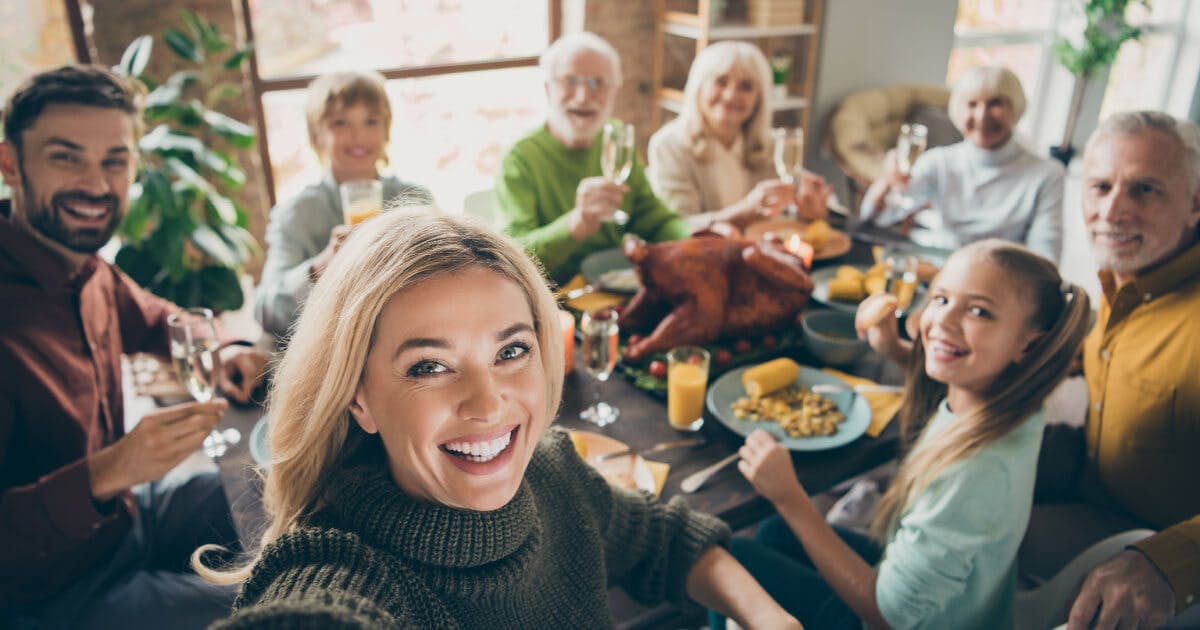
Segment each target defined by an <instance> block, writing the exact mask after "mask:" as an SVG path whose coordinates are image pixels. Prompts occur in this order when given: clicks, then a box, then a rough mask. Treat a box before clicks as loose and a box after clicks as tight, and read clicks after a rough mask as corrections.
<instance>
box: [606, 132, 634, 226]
mask: <svg viewBox="0 0 1200 630" xmlns="http://www.w3.org/2000/svg"><path fill="white" fill-rule="evenodd" d="M602 138H603V140H602V144H601V146H600V170H601V171H603V172H604V176H605V177H607V178H608V179H611V180H612V181H613V183H616V184H623V183H625V180H626V179H627V178H628V177H629V171H631V170H632V169H633V153H634V148H633V139H634V133H633V125H631V124H629V123H623V122H620V121H614V120H610V121H608V122H606V123H604V135H603V136H602ZM612 220H613V223H616V224H617V225H625V224H626V223H629V213H628V212H625V211H624V210H622V209H620V208H617V210H616V211H615V212H613V217H612Z"/></svg>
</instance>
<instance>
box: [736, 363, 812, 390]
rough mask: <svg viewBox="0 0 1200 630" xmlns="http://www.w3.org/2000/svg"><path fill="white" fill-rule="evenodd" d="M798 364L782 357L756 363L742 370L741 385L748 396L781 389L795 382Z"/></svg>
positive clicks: (798, 372) (797, 374) (798, 371)
mask: <svg viewBox="0 0 1200 630" xmlns="http://www.w3.org/2000/svg"><path fill="white" fill-rule="evenodd" d="M799 374H800V366H799V365H797V364H796V362H795V361H793V360H791V359H789V358H787V357H782V358H779V359H774V360H772V361H767V362H766V363H762V364H760V365H756V366H754V367H752V368H750V369H748V370H746V371H745V372H742V386H743V387H745V388H746V394H747V395H749V396H750V398H760V397H762V396H765V395H767V394H770V393H771V392H773V391H775V390H778V389H783V388H784V387H787V386H788V385H791V384H792V383H794V382H796V377H797V376H799Z"/></svg>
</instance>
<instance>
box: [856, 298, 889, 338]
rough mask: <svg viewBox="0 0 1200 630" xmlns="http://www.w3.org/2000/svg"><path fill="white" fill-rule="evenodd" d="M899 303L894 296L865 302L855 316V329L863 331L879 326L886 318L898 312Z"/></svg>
mask: <svg viewBox="0 0 1200 630" xmlns="http://www.w3.org/2000/svg"><path fill="white" fill-rule="evenodd" d="M897 303H898V302H897V301H896V296H894V295H884V296H882V297H879V298H875V299H872V300H867V301H865V302H863V303H862V304H860V305H859V306H858V313H856V314H855V316H854V328H855V329H856V330H860V331H861V330H866V329H868V328H872V327H874V326H877V325H879V322H882V321H883V320H884V318H886V317H887V316H888V315H891V314H893V313H895V312H896V304H897Z"/></svg>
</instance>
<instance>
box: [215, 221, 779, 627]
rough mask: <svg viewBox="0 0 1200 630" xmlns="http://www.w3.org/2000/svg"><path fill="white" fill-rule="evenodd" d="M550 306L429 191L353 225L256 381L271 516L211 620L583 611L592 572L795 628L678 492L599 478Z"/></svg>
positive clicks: (492, 239)
mask: <svg viewBox="0 0 1200 630" xmlns="http://www.w3.org/2000/svg"><path fill="white" fill-rule="evenodd" d="M557 322H558V315H557V306H556V304H555V301H554V298H553V296H551V294H550V291H549V289H548V288H547V287H546V282H545V278H544V277H543V276H542V275H541V272H540V270H539V268H538V267H537V265H536V264H534V262H533V261H532V260H530V259H529V257H528V256H527V255H526V254H525V253H524V252H522V251H521V249H520V248H519V247H518V246H517V245H516V243H514V242H512V241H511V240H509V239H507V238H505V237H503V236H501V235H499V234H496V233H494V232H491V231H489V230H487V229H484V228H481V227H479V226H477V225H475V224H473V223H471V222H469V221H467V220H464V219H461V218H456V217H451V216H448V215H444V214H441V213H438V212H435V211H432V210H422V209H416V210H393V211H391V212H387V213H384V214H383V215H381V216H379V217H377V218H375V219H372V220H370V221H368V222H366V223H364V224H362V225H360V226H359V227H357V228H356V229H355V230H354V231H353V233H352V234H351V235H350V236H349V238H348V240H347V242H346V246H345V247H343V248H342V250H341V252H340V253H339V254H338V256H337V257H335V258H334V260H333V263H332V265H331V266H330V272H329V273H328V274H327V275H326V276H324V277H323V278H322V280H320V281H318V282H317V283H316V286H315V287H314V288H313V292H312V294H311V295H310V296H309V299H308V302H307V303H306V305H305V307H304V310H303V311H302V312H301V315H300V319H299V322H298V323H297V325H296V329H295V334H294V335H293V338H292V342H291V344H290V345H289V346H288V349H287V352H286V353H285V354H284V355H283V359H282V360H281V361H280V363H279V367H278V370H277V372H276V377H275V382H274V385H273V388H272V390H271V395H270V409H271V425H270V431H269V440H270V451H271V462H270V470H269V471H268V472H267V477H266V481H265V483H264V487H263V505H264V507H265V508H266V511H267V516H268V524H267V527H266V530H265V532H264V533H263V536H262V545H263V546H262V548H261V549H260V550H258V551H257V552H256V557H255V559H254V560H253V561H252V562H251V563H248V564H244V565H242V566H240V567H233V568H227V569H220V570H213V569H209V568H206V567H205V566H204V565H203V564H202V563H201V562H200V554H201V553H202V552H203V549H201V550H198V551H197V554H196V555H195V556H194V557H193V558H194V559H193V565H194V566H195V567H196V568H197V570H198V571H199V572H200V573H201V574H202V575H204V576H205V577H207V578H209V579H210V580H213V581H218V582H224V583H235V582H242V581H243V580H244V581H245V583H244V584H243V585H242V589H241V593H240V595H239V596H238V599H237V602H236V603H235V607H236V612H235V614H234V616H233V617H232V618H231V619H229V620H227V621H226V622H225V623H224V627H227V628H242V627H255V628H259V627H272V628H297V627H304V628H599V627H606V626H611V625H612V615H611V612H610V611H609V608H608V588H609V587H610V586H621V587H623V588H624V589H625V590H626V591H628V592H629V593H630V595H631V596H632V597H634V598H635V599H637V600H638V601H642V602H645V603H657V602H661V601H664V600H672V601H675V602H680V603H682V602H685V601H687V600H688V599H689V598H692V599H695V600H696V601H697V602H699V603H701V604H704V605H706V606H711V607H717V608H720V609H722V610H724V611H727V612H729V613H731V614H734V615H735V616H736V617H737V618H738V621H740V622H742V623H743V624H745V625H748V626H750V627H762V628H799V627H800V625H799V623H798V622H796V620H795V619H794V618H792V617H791V616H789V615H788V614H787V613H786V612H785V611H784V610H783V609H782V608H780V607H779V606H778V605H777V604H776V603H775V602H774V601H773V600H772V599H771V598H770V596H769V595H767V593H766V591H764V590H763V589H762V588H761V587H760V586H759V585H758V583H757V582H755V581H754V579H753V578H752V577H750V574H749V573H747V572H746V570H745V569H744V568H742V566H741V565H740V564H738V563H737V561H736V560H734V559H733V557H732V556H731V555H730V554H729V552H727V551H725V549H724V548H723V547H722V543H724V542H726V541H727V539H728V537H729V529H728V528H727V527H726V526H725V525H724V524H723V523H721V521H719V520H718V519H716V518H713V517H711V516H706V515H703V514H699V513H696V512H693V511H692V510H690V509H688V508H687V506H686V505H685V504H684V502H683V501H682V500H680V499H675V500H673V501H671V502H668V503H662V502H659V501H658V500H656V499H655V498H654V497H652V496H651V495H649V494H648V493H643V492H629V491H625V490H621V489H618V488H615V487H612V486H609V485H608V484H607V483H606V482H605V481H604V479H603V478H602V477H600V475H599V473H597V472H596V471H595V470H594V469H593V468H591V467H589V466H588V465H587V464H586V463H584V461H583V460H582V459H581V458H580V457H579V455H578V454H576V452H575V449H574V447H573V445H572V442H571V439H570V437H569V436H568V435H567V434H566V432H565V431H562V430H559V429H555V428H553V427H551V426H550V425H551V422H552V421H553V419H554V415H555V413H556V412H557V410H558V406H559V401H560V400H561V398H562V387H563V347H562V336H561V335H560V334H559V328H558V323H557Z"/></svg>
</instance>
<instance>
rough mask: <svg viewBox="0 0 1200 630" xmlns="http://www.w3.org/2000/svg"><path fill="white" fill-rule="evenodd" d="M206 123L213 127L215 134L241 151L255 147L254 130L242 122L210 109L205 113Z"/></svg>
mask: <svg viewBox="0 0 1200 630" xmlns="http://www.w3.org/2000/svg"><path fill="white" fill-rule="evenodd" d="M204 122H206V123H208V125H209V126H210V127H212V130H213V132H214V133H216V134H217V135H218V136H220V137H222V138H224V139H225V140H226V141H227V142H229V143H230V144H232V145H233V146H235V147H237V148H239V149H248V148H250V147H251V146H254V128H253V127H251V126H250V125H247V124H246V123H244V122H241V121H240V120H237V119H234V118H230V117H229V116H226V115H225V114H222V113H221V112H217V111H213V110H211V109H210V110H208V111H206V112H204Z"/></svg>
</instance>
